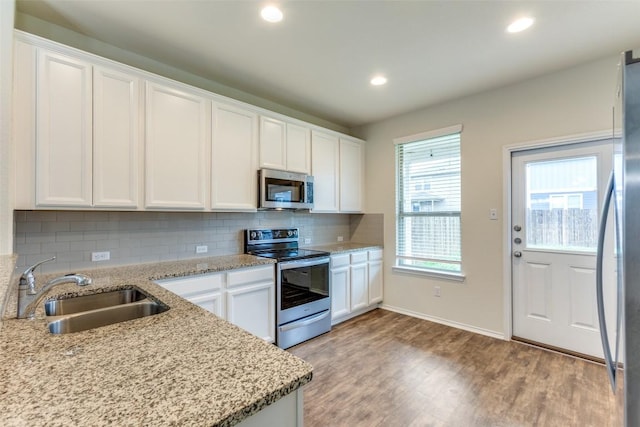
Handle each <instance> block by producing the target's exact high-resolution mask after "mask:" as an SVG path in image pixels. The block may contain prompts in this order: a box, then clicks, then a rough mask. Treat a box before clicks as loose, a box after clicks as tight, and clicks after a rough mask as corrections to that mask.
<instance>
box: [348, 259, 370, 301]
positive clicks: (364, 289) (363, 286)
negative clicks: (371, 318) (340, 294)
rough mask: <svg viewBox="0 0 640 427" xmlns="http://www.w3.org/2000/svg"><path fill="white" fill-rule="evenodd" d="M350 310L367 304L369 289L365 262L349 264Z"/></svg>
mask: <svg viewBox="0 0 640 427" xmlns="http://www.w3.org/2000/svg"><path fill="white" fill-rule="evenodd" d="M350 275H351V311H354V310H359V309H361V308H365V307H367V306H368V305H369V291H368V288H369V286H368V280H367V264H366V263H362V264H352V265H351V274H350Z"/></svg>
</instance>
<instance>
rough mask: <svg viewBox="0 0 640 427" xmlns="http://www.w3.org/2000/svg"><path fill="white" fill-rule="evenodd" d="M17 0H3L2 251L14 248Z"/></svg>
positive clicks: (0, 12)
mask: <svg viewBox="0 0 640 427" xmlns="http://www.w3.org/2000/svg"><path fill="white" fill-rule="evenodd" d="M14 13H15V3H14V1H13V0H2V1H0V254H3V255H4V254H10V253H12V251H13V161H12V159H13V150H12V146H13V144H12V139H11V122H12V114H11V111H12V104H11V100H12V97H11V93H12V75H13V73H12V70H13V61H12V58H13V56H12V52H13V19H14Z"/></svg>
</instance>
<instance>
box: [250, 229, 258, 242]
mask: <svg viewBox="0 0 640 427" xmlns="http://www.w3.org/2000/svg"><path fill="white" fill-rule="evenodd" d="M250 236H251V240H255V239H256V237H257V236H258V233H256V232H255V231H252V232H251V235H250Z"/></svg>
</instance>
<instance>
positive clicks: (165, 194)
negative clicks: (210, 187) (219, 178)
mask: <svg viewBox="0 0 640 427" xmlns="http://www.w3.org/2000/svg"><path fill="white" fill-rule="evenodd" d="M209 114H210V101H209V100H208V99H206V98H204V97H202V96H200V95H198V94H196V93H194V92H190V91H188V90H186V89H185V88H184V87H182V86H181V85H180V86H178V85H176V86H174V85H171V86H170V85H166V84H164V85H161V84H157V83H152V82H147V90H146V121H145V123H146V126H145V131H146V134H145V136H146V145H145V153H146V156H145V160H146V161H145V189H146V193H145V207H147V208H178V209H204V208H205V204H206V201H205V194H206V188H205V185H206V183H207V181H208V179H207V178H208V173H207V153H208V151H207V147H208V146H209V135H210V129H209V124H210V123H211V121H210V118H209V117H210V116H209Z"/></svg>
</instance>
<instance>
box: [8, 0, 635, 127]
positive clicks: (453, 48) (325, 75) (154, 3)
mask: <svg viewBox="0 0 640 427" xmlns="http://www.w3.org/2000/svg"><path fill="white" fill-rule="evenodd" d="M266 3H267V2H264V1H253V0H245V1H241V0H233V1H220V0H218V1H213V0H198V1H192V0H173V1H166V0H165V1H159V0H144V1H143V0H121V1H113V0H112V1H106V0H18V2H17V9H18V11H19V12H22V13H26V14H28V15H32V16H35V17H37V18H40V19H43V20H45V21H49V22H52V23H55V24H57V25H60V26H63V27H66V28H68V29H71V30H73V31H76V32H79V33H81V34H84V35H87V36H89V37H91V38H94V39H97V40H100V41H103V42H106V43H109V44H111V45H114V46H117V47H120V48H123V49H126V50H128V51H132V52H135V53H138V54H141V55H144V56H147V57H150V58H153V59H156V60H159V61H161V62H163V63H166V64H169V65H172V66H175V67H178V68H181V69H184V70H186V71H189V72H192V73H194V74H197V75H200V76H202V77H205V78H208V79H211V80H215V81H217V82H220V83H223V84H226V85H228V86H231V87H234V88H237V89H240V90H243V91H245V92H249V93H251V94H254V95H257V96H260V97H263V98H266V99H269V100H272V101H275V102H278V103H280V104H283V105H286V106H288V107H291V108H294V109H297V110H300V111H302V112H305V113H308V114H312V115H315V116H318V117H320V118H323V119H325V120H329V121H331V122H334V123H336V124H339V125H342V126H346V127H353V126H358V125H362V124H366V123H370V122H375V121H378V120H381V119H384V118H387V117H391V116H394V115H398V114H401V113H404V112H408V111H412V110H416V109H418V108H420V107H425V106H429V105H433V104H437V103H440V102H443V101H446V100H450V99H455V98H459V97H462V96H465V95H469V94H472V93H477V92H481V91H485V90H488V89H492V88H496V87H499V86H504V85H507V84H511V83H515V82H517V81H521V80H524V79H528V78H531V77H534V76H537V75H541V74H545V73H548V72H552V71H555V70H558V69H562V68H567V67H571V66H573V65H576V64H579V63H584V62H588V61H590V60H592V59H597V58H602V57H606V56H610V55H615V54H616V53H618V52H620V51H623V50H627V49H631V48H634V47H637V46H640V20H639V17H640V1H638V0H635V1H611V0H609V1H607V0H604V1H603V0H600V1H488V0H487V1H454V0H442V1H418V0H414V1H390V0H388V1H372V0H369V1H366V0H359V1H356V0H354V1H319V0H318V1H300V0H298V1H279V2H277V3H278V4H279V5H280V6H281V8H282V10H283V11H284V14H285V18H284V20H283V21H282V22H281V23H279V24H275V25H274V24H268V23H266V22H264V21H262V20H261V19H260V17H259V9H260V8H261V6H263V5H265V4H266ZM522 15H531V16H533V17H535V19H536V21H535V24H534V26H533V27H532V28H531V29H530V30H528V31H526V32H523V33H519V34H507V33H506V32H505V27H506V26H507V25H508V24H509V23H510V22H511V21H512V20H513V19H515V18H517V17H519V16H522ZM375 73H384V74H385V75H386V76H387V77H388V79H389V82H388V84H387V85H385V86H383V87H372V86H370V84H369V79H370V78H371V77H372V75H373V74H375Z"/></svg>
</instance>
